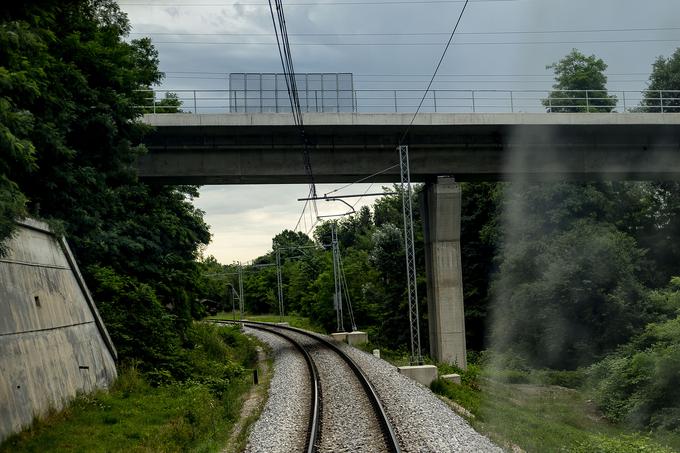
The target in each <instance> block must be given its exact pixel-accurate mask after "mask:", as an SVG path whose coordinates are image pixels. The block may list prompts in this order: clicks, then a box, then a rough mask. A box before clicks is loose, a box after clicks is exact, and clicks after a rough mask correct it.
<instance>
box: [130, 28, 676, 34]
mask: <svg viewBox="0 0 680 453" xmlns="http://www.w3.org/2000/svg"><path fill="white" fill-rule="evenodd" d="M677 30H680V27H656V28H653V27H650V28H600V29H580V30H500V31H475V32H460V33H458V35H459V36H464V35H465V36H480V35H528V34H537V35H544V34H562V33H628V32H641V31H677ZM130 34H131V35H152V36H271V35H270V34H269V33H186V32H174V33H173V32H131V33H130ZM448 35H449V32H406V33H403V32H402V33H358V32H357V33H290V34H289V36H448Z"/></svg>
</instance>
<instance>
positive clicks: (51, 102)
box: [0, 0, 210, 368]
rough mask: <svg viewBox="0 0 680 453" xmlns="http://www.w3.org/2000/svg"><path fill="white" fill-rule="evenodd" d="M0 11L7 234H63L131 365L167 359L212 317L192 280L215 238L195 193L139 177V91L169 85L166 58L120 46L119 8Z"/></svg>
mask: <svg viewBox="0 0 680 453" xmlns="http://www.w3.org/2000/svg"><path fill="white" fill-rule="evenodd" d="M0 14H1V16H0V20H1V23H0V146H1V147H2V154H0V235H2V236H0V238H4V237H6V236H7V235H8V234H9V233H10V231H11V229H12V221H13V219H15V218H17V217H21V216H24V215H26V214H28V215H31V216H33V217H40V218H43V219H45V220H47V221H48V222H50V224H51V225H53V226H54V227H55V228H56V229H57V230H59V231H62V232H64V233H65V234H66V235H67V237H68V239H69V242H70V244H71V247H72V248H73V250H74V252H75V255H76V257H77V259H78V262H79V264H80V267H81V269H82V271H83V274H84V276H85V278H86V280H87V282H88V284H89V285H90V287H91V289H92V291H93V293H94V294H95V296H96V297H97V302H98V303H99V304H100V306H101V308H102V314H103V315H104V319H105V321H106V323H107V324H108V325H110V328H111V331H112V335H113V340H114V343H115V344H116V345H118V346H119V348H120V351H121V358H123V359H124V358H132V357H137V358H142V359H144V362H143V366H144V367H149V368H150V367H153V366H157V365H160V364H162V363H167V362H168V360H169V357H172V356H173V354H175V353H176V352H177V347H178V346H179V345H180V344H181V342H182V341H184V340H185V336H184V332H185V330H186V328H187V326H188V324H189V322H190V320H191V318H192V315H193V316H198V315H201V314H202V309H201V307H200V306H199V305H197V304H196V299H197V298H198V297H199V296H198V292H199V288H197V287H196V284H195V278H194V277H195V276H196V275H197V269H198V268H197V264H196V258H197V253H198V250H199V247H200V246H202V245H204V244H207V243H208V241H209V239H210V235H209V232H208V227H207V226H206V224H205V223H204V221H203V217H202V213H201V212H200V211H197V210H196V209H195V208H194V207H193V205H192V204H191V202H190V198H191V197H193V196H196V195H197V193H196V188H194V187H163V186H151V185H147V184H144V183H141V182H139V181H138V180H137V178H136V174H135V167H134V163H135V160H136V158H137V156H139V155H140V154H141V153H143V152H144V148H143V147H141V146H139V145H135V144H136V143H139V142H140V140H141V137H142V134H143V133H144V132H145V130H146V129H145V127H144V126H142V125H141V123H139V122H138V121H135V119H136V118H137V117H138V116H139V115H140V114H141V113H142V112H141V110H139V109H138V108H137V106H139V105H141V104H142V103H143V102H144V99H143V96H144V94H143V93H142V92H140V91H137V90H140V89H145V88H146V87H149V86H151V85H153V84H155V83H158V82H159V81H160V80H161V77H162V74H161V73H160V72H159V71H158V55H157V52H156V50H155V49H154V48H153V46H152V45H151V42H150V41H149V40H148V39H140V40H132V41H130V42H126V41H125V40H124V38H125V37H126V36H127V34H128V32H129V27H130V26H129V23H128V21H127V17H126V16H125V15H124V14H123V13H122V12H121V11H120V10H119V8H118V6H117V4H116V3H115V2H114V1H112V0H82V1H74V2H14V3H10V4H8V5H5V6H3V8H2V12H1V13H0ZM161 102H164V104H176V101H173V99H172V96H169V97H168V99H167V100H164V101H161ZM140 332H144V336H140Z"/></svg>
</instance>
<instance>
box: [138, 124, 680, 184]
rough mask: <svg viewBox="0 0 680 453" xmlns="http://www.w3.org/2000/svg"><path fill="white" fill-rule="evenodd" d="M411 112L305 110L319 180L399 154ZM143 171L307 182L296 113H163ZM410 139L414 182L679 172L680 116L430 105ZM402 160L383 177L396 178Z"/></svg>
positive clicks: (201, 179)
mask: <svg viewBox="0 0 680 453" xmlns="http://www.w3.org/2000/svg"><path fill="white" fill-rule="evenodd" d="M411 118H412V114H407V113H392V114H356V113H310V114H305V116H304V122H305V125H306V131H307V135H308V136H309V137H310V139H311V142H312V152H311V159H312V167H313V170H314V175H315V178H316V181H317V182H349V181H355V180H357V179H359V178H362V177H365V176H368V175H371V174H373V173H376V172H378V171H380V170H383V169H385V168H387V167H390V166H393V165H395V164H397V162H398V160H397V153H396V150H395V147H396V145H397V143H398V141H399V138H400V137H401V135H402V134H403V132H404V130H405V129H406V126H407V125H408V124H409V123H410V121H411ZM144 122H145V123H146V124H149V125H151V126H154V128H155V130H154V132H152V133H151V134H149V135H148V136H147V138H146V139H145V143H146V145H147V147H148V148H149V151H150V152H149V154H148V155H146V156H143V157H142V158H140V160H139V173H140V177H142V178H144V179H147V180H152V181H158V182H162V183H172V184H176V183H192V184H272V183H273V184H275V183H305V182H307V178H306V175H305V173H304V166H303V164H302V152H301V145H300V136H299V133H298V131H297V130H296V128H295V126H294V124H293V120H292V117H291V115H290V114H276V113H253V114H186V113H182V114H157V115H145V117H144ZM406 144H408V145H409V146H410V156H411V175H412V178H413V179H414V180H416V181H425V180H430V179H433V178H434V177H436V176H438V175H453V176H455V177H456V179H458V180H501V179H508V178H510V177H516V176H522V177H526V178H531V179H556V178H557V179H581V180H589V179H678V177H680V114H669V113H664V114H656V113H619V114H617V113H601V114H600V113H581V114H580V113H565V114H558V113H551V114H536V113H497V114H493V113H476V114H451V113H425V114H421V115H418V117H417V118H416V121H415V122H414V124H413V127H412V128H411V130H410V132H409V134H408V137H407V139H406ZM397 178H398V168H394V169H392V170H390V171H387V172H385V173H383V174H381V175H380V176H379V177H376V178H375V179H374V181H377V182H389V181H395V180H397Z"/></svg>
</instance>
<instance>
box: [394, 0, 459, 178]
mask: <svg viewBox="0 0 680 453" xmlns="http://www.w3.org/2000/svg"><path fill="white" fill-rule="evenodd" d="M467 5H468V0H465V4H464V5H463V8H462V9H461V10H460V14H459V15H458V20H457V21H456V24H455V25H454V26H453V30H451V36H449V40H448V41H447V43H446V46H445V47H444V51H443V52H442V55H441V57H440V58H439V62H438V63H437V67H435V68H434V72H433V73H432V78H431V79H430V83H428V85H427V88H426V89H425V93H423V97H422V99H421V100H420V103H419V104H418V108H417V109H416V111H415V113H414V114H413V118H411V122H410V123H409V125H408V127H407V128H406V130H405V131H404V135H402V137H401V139H400V140H399V146H401V144H402V143H403V141H404V138H406V135H407V134H408V131H409V130H410V129H411V126H413V122H414V121H415V120H416V117H417V116H418V112H420V109H421V107H422V106H423V102H425V97H426V96H427V93H428V92H429V91H430V87H431V86H432V83H433V82H434V79H435V77H437V72H439V68H440V67H441V65H442V62H443V61H444V57H445V56H446V52H447V51H448V50H449V47H450V46H451V42H452V41H453V36H454V35H455V34H456V30H458V25H460V21H461V19H462V18H463V14H464V13H465V8H466V7H467ZM409 185H410V182H409Z"/></svg>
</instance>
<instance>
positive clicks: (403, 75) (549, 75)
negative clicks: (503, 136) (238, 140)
mask: <svg viewBox="0 0 680 453" xmlns="http://www.w3.org/2000/svg"><path fill="white" fill-rule="evenodd" d="M163 72H165V73H166V74H213V75H216V74H223V75H225V76H227V75H228V74H229V73H227V72H209V71H163ZM648 74H649V73H647V72H609V73H605V75H607V76H628V75H648ZM352 75H353V76H354V77H428V78H429V77H430V76H431V74H361V73H357V74H352ZM437 77H438V78H442V77H553V75H552V74H488V73H487V74H437Z"/></svg>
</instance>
